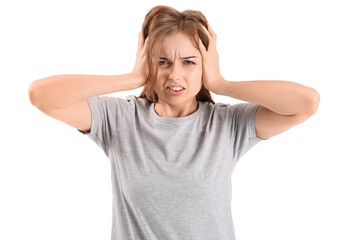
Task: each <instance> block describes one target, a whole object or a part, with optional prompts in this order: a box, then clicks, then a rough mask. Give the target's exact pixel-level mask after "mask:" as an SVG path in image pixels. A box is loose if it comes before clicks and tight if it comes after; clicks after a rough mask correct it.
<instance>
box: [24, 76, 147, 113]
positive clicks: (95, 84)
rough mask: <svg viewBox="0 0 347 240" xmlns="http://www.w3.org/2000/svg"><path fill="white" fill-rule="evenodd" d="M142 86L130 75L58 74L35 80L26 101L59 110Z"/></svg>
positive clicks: (141, 82) (140, 80)
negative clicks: (99, 96) (104, 95)
mask: <svg viewBox="0 0 347 240" xmlns="http://www.w3.org/2000/svg"><path fill="white" fill-rule="evenodd" d="M143 84H144V81H143V79H138V78H136V77H134V76H133V75H132V74H122V75H78V74H62V75H54V76H50V77H46V78H43V79H39V80H35V81H34V82H32V83H31V84H30V86H29V98H30V101H31V103H32V104H33V105H34V106H37V107H54V108H63V107H67V106H70V105H72V104H74V103H76V102H79V101H81V100H83V99H87V98H90V97H94V96H98V95H103V94H109V93H113V92H120V91H126V90H131V89H135V88H138V87H140V86H142V85H143Z"/></svg>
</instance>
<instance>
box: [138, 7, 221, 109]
mask: <svg viewBox="0 0 347 240" xmlns="http://www.w3.org/2000/svg"><path fill="white" fill-rule="evenodd" d="M199 22H201V23H202V24H203V25H204V26H205V27H207V21H206V18H205V16H204V15H203V14H202V13H201V12H199V11H193V10H186V11H183V12H179V11H177V10H175V9H173V8H171V7H168V6H156V7H154V8H152V9H151V10H150V11H149V12H148V13H147V15H146V17H145V21H144V23H143V25H142V34H143V39H146V38H147V37H148V39H147V41H148V43H147V44H148V50H147V51H148V52H147V56H148V67H149V76H148V78H147V80H146V84H145V86H144V89H143V91H142V93H141V94H140V96H139V97H141V98H147V99H148V100H150V101H152V102H158V100H159V98H160V99H163V100H165V101H168V102H170V101H171V100H172V101H176V103H179V102H182V103H183V102H184V101H188V100H189V98H195V99H196V100H197V101H209V102H212V103H214V101H213V99H212V97H211V95H210V92H209V91H208V90H207V89H206V88H205V87H204V85H203V83H202V58H201V54H200V51H199V45H198V44H199V38H200V39H201V41H202V43H203V44H204V46H205V47H206V49H208V45H209V40H208V36H207V35H206V33H205V32H204V30H203V28H202V26H201V25H200V23H199ZM190 56H195V58H189V59H181V58H184V57H190ZM169 85H180V86H183V87H184V88H185V90H184V92H183V94H181V95H180V96H178V97H177V96H176V97H171V95H170V94H168V92H167V89H166V88H167V87H168V86H169ZM177 101H178V102H177Z"/></svg>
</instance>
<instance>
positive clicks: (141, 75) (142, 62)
mask: <svg viewBox="0 0 347 240" xmlns="http://www.w3.org/2000/svg"><path fill="white" fill-rule="evenodd" d="M147 39H148V37H147V38H146V41H144V40H143V37H142V31H140V33H139V34H138V46H137V52H136V62H135V66H134V68H133V70H132V71H131V73H130V74H131V75H132V76H133V77H134V78H136V79H138V81H139V84H140V87H141V86H143V85H145V83H146V80H147V77H148V74H149V70H148V61H147Z"/></svg>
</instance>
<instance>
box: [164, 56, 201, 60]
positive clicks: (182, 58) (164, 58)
mask: <svg viewBox="0 0 347 240" xmlns="http://www.w3.org/2000/svg"><path fill="white" fill-rule="evenodd" d="M189 58H197V56H189V57H182V58H180V59H189ZM160 59H163V60H169V59H168V58H166V57H160Z"/></svg>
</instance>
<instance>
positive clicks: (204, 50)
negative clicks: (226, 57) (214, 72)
mask: <svg viewBox="0 0 347 240" xmlns="http://www.w3.org/2000/svg"><path fill="white" fill-rule="evenodd" d="M199 49H200V52H201V55H205V54H206V48H205V46H204V44H203V43H202V41H201V39H200V38H199Z"/></svg>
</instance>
